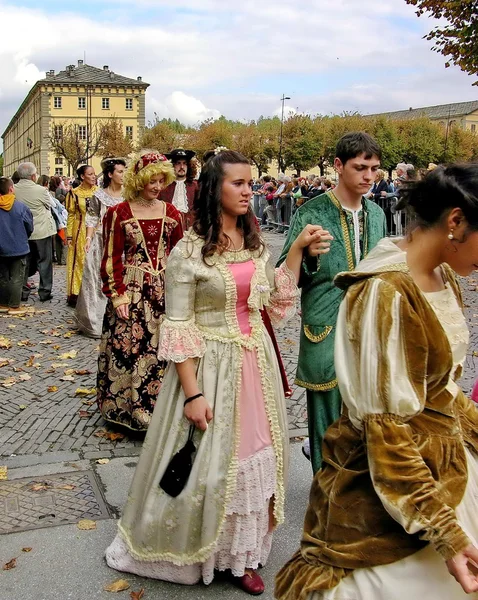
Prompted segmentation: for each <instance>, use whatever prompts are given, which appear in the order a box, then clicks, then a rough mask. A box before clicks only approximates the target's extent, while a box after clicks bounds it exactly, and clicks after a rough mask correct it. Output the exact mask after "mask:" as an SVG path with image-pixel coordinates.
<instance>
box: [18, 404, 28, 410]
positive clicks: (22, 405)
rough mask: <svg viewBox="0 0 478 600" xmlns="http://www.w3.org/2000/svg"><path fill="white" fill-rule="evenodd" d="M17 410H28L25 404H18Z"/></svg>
mask: <svg viewBox="0 0 478 600" xmlns="http://www.w3.org/2000/svg"><path fill="white" fill-rule="evenodd" d="M18 408H19V409H20V410H25V408H28V406H27V405H26V404H20V405H19V406H18Z"/></svg>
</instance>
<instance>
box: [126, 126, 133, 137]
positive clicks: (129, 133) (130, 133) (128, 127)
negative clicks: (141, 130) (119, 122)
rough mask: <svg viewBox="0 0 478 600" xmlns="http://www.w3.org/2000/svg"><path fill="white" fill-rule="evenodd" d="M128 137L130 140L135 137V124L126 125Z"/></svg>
mask: <svg viewBox="0 0 478 600" xmlns="http://www.w3.org/2000/svg"><path fill="white" fill-rule="evenodd" d="M126 137H127V138H129V139H130V140H132V139H133V126H132V125H126Z"/></svg>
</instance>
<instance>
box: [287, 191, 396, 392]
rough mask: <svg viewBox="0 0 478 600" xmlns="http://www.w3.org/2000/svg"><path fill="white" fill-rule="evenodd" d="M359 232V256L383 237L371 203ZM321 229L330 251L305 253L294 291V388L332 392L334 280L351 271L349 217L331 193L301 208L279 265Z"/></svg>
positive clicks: (337, 298) (338, 295)
mask: <svg viewBox="0 0 478 600" xmlns="http://www.w3.org/2000/svg"><path fill="white" fill-rule="evenodd" d="M362 207H363V211H364V216H365V221H364V232H363V236H362V244H361V246H362V255H361V258H364V257H365V256H366V255H367V254H368V252H369V251H370V250H371V249H372V248H373V247H374V246H376V245H377V243H378V242H379V240H380V239H382V238H383V237H384V236H385V235H386V233H387V228H386V220H385V214H384V212H383V211H382V209H381V208H380V207H379V206H377V204H375V203H374V202H371V201H370V200H366V199H365V198H364V199H363V202H362ZM308 224H310V225H321V226H322V227H323V228H324V229H326V230H328V231H329V232H330V233H331V235H332V236H333V237H334V240H333V242H332V245H331V248H330V252H329V253H328V254H324V255H321V256H319V257H318V258H311V257H308V256H306V255H305V254H304V261H303V263H302V272H301V278H300V281H299V286H300V287H301V288H302V295H301V308H302V327H301V334H300V349H299V362H298V366H297V374H296V380H295V383H296V384H297V385H299V386H301V387H304V388H307V389H309V390H314V391H327V390H331V389H332V388H334V387H335V386H336V385H337V379H336V376H335V368H334V339H335V324H336V322H337V314H338V311H339V306H340V302H341V300H342V298H343V292H342V290H340V289H339V288H337V287H336V286H335V285H334V282H333V280H334V277H335V276H336V275H337V274H338V273H340V272H342V271H352V270H353V269H354V268H355V266H356V260H355V252H354V244H355V239H354V227H353V222H352V215H351V214H350V213H349V212H347V211H346V210H344V209H343V208H342V207H341V205H340V203H339V201H338V200H337V198H336V197H335V195H334V194H333V192H327V193H325V194H322V195H321V196H317V197H316V198H313V199H312V200H309V201H308V202H306V203H305V204H304V205H303V206H301V207H300V208H299V209H298V211H297V212H296V214H295V215H294V218H293V220H292V223H291V227H290V229H289V234H288V236H287V240H286V243H285V245H284V248H283V250H282V254H281V256H280V258H279V261H278V265H280V264H281V263H282V262H283V261H284V260H285V259H286V257H287V253H288V252H289V249H290V247H291V245H292V243H293V242H294V240H295V239H296V238H297V237H298V236H299V234H300V232H301V231H302V229H303V228H304V227H305V226H306V225H308Z"/></svg>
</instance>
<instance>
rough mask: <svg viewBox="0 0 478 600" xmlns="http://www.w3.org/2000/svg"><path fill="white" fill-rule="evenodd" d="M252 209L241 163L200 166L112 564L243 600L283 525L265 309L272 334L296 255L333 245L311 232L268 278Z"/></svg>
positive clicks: (234, 158)
mask: <svg viewBox="0 0 478 600" xmlns="http://www.w3.org/2000/svg"><path fill="white" fill-rule="evenodd" d="M251 195H252V176H251V168H250V165H249V162H248V161H247V159H246V158H245V157H244V156H242V155H241V154H239V153H237V152H232V151H228V150H222V151H220V152H218V153H217V154H216V155H214V156H213V157H212V158H210V159H209V160H208V161H207V162H206V164H205V166H204V168H203V171H202V173H201V179H200V194H199V197H198V198H197V199H196V201H195V212H196V221H195V223H194V225H193V228H192V229H190V230H188V232H187V233H186V234H185V236H184V238H183V239H182V240H181V241H180V242H179V244H178V245H177V246H176V248H175V249H174V250H173V252H172V253H171V256H170V259H169V262H168V266H167V269H166V318H165V320H164V322H163V325H162V328H161V336H160V337H161V341H160V345H159V356H160V357H161V358H163V359H168V360H170V361H171V362H170V363H169V366H168V368H167V371H166V374H165V377H164V381H163V385H162V387H161V391H160V393H159V396H158V401H157V404H156V409H155V411H154V414H153V419H152V421H151V425H150V427H149V429H148V434H147V436H146V440H145V443H144V446H143V452H142V454H141V458H140V460H139V463H138V467H137V469H136V473H135V477H134V481H133V483H132V487H131V490H130V495H129V498H128V502H127V504H126V507H125V509H124V511H123V514H122V518H121V521H120V524H119V529H118V535H117V537H116V538H115V540H114V541H113V543H112V544H111V546H110V547H109V548H108V550H107V551H106V560H107V562H108V565H109V566H110V567H113V568H115V569H117V570H119V571H127V572H131V573H136V574H138V575H143V576H146V577H153V578H157V579H162V580H165V581H173V582H176V583H183V584H194V583H197V582H198V581H200V580H201V579H202V580H203V581H204V583H206V584H209V583H211V581H212V580H213V578H214V572H215V570H220V571H229V573H230V574H231V576H232V577H233V581H234V582H235V584H236V585H238V586H239V587H241V589H243V590H244V591H246V592H248V593H250V594H260V593H262V592H263V591H264V583H263V581H262V579H261V577H260V576H259V574H258V573H257V572H256V571H255V569H256V568H257V567H258V565H259V563H261V564H262V565H265V563H266V562H267V558H268V555H269V552H270V549H271V543H272V531H273V529H274V528H275V526H276V525H278V524H280V523H281V522H282V521H283V519H284V493H285V480H286V473H287V462H288V428H287V416H286V410H285V400H284V389H283V386H282V381H281V374H280V369H279V365H278V361H277V357H276V353H275V350H274V347H273V344H272V341H271V338H270V336H269V334H268V332H267V329H266V327H265V326H264V323H263V320H262V318H261V309H263V308H265V307H267V310H268V312H269V315H270V317H271V320H272V321H273V323H275V324H278V323H280V322H284V321H286V320H287V318H288V317H290V316H292V315H293V313H294V310H295V303H296V299H297V296H298V289H297V280H298V277H299V273H300V266H301V262H302V254H303V251H304V249H305V247H306V246H310V247H309V252H310V253H311V254H314V255H318V254H319V253H322V252H326V251H328V245H329V242H328V241H327V240H328V239H330V236H328V233H327V232H324V231H323V230H321V228H320V227H317V226H311V225H307V226H306V227H305V229H304V231H303V232H302V234H301V235H300V236H299V237H298V238H297V240H296V242H294V244H293V246H292V247H291V249H290V252H289V255H288V257H287V260H286V261H285V262H284V263H283V264H282V265H281V267H280V268H279V269H276V270H274V268H273V267H272V266H271V265H270V264H269V262H268V258H269V252H268V251H267V249H266V248H265V247H264V243H263V241H262V240H261V238H260V234H259V232H258V230H257V225H256V220H255V217H254V213H253V210H252V207H251V206H250V198H251ZM190 424H194V425H195V427H196V431H195V433H194V437H193V439H194V443H195V445H196V447H197V454H196V457H195V460H194V464H193V468H192V472H191V474H190V477H189V479H188V482H187V484H186V487H185V488H184V489H183V490H182V492H181V493H180V494H179V495H178V496H177V497H176V498H172V497H171V496H168V495H167V494H166V493H165V492H164V491H163V490H162V489H161V488H160V487H159V485H158V484H159V482H160V481H161V478H162V476H163V474H164V472H165V469H166V467H167V465H168V464H169V462H170V461H171V457H172V456H173V455H174V454H175V453H176V452H177V451H178V449H179V448H181V447H182V446H184V444H185V442H186V439H187V437H188V431H189V426H190Z"/></svg>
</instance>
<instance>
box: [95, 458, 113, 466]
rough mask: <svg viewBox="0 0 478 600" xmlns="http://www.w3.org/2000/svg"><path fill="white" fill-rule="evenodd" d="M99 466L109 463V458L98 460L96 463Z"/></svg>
mask: <svg viewBox="0 0 478 600" xmlns="http://www.w3.org/2000/svg"><path fill="white" fill-rule="evenodd" d="M96 462H97V463H98V464H99V465H107V464H108V463H109V462H110V459H109V458H99V459H98V460H97V461H96Z"/></svg>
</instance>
